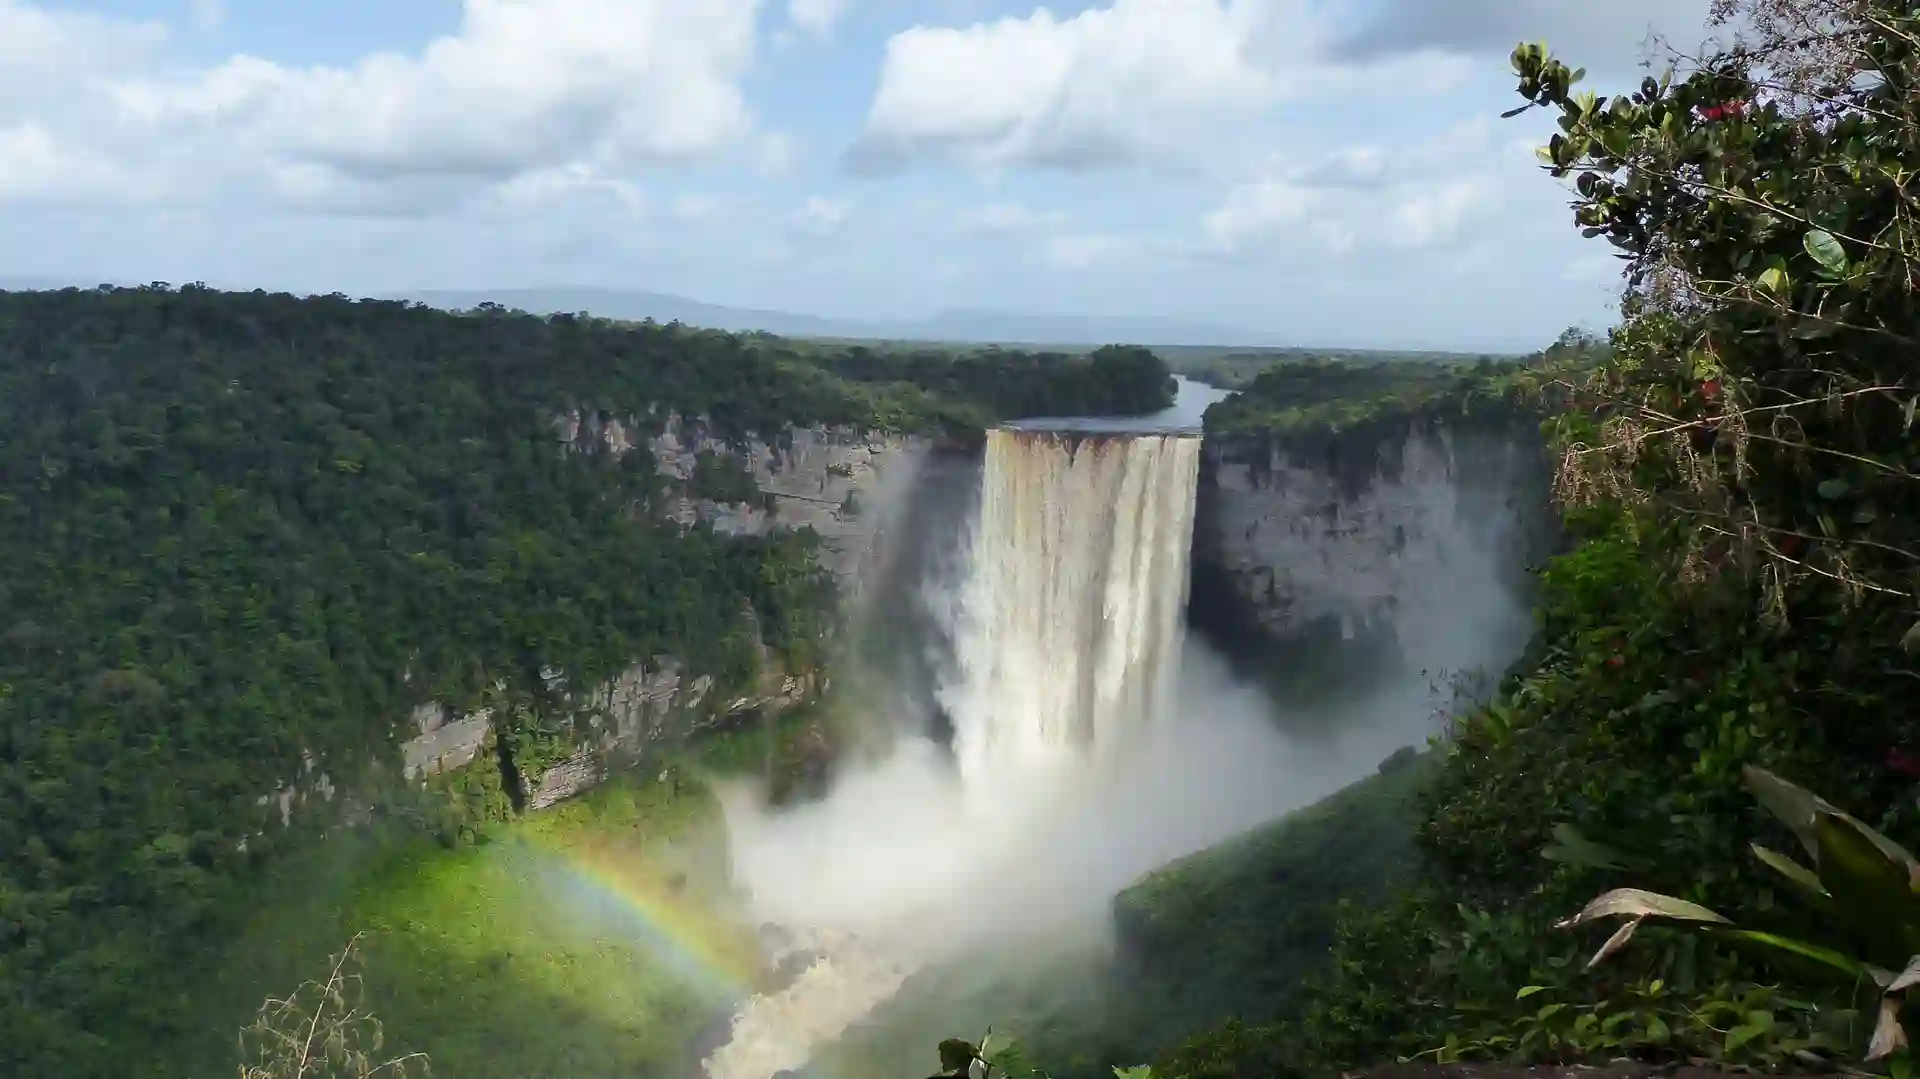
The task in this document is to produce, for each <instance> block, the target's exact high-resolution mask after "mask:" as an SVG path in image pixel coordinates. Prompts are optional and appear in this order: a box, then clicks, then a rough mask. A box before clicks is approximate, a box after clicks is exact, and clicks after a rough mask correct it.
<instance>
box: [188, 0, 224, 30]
mask: <svg viewBox="0 0 1920 1079" xmlns="http://www.w3.org/2000/svg"><path fill="white" fill-rule="evenodd" d="M188 6H189V8H190V9H191V13H192V15H193V25H195V26H197V27H199V28H200V29H201V30H218V29H219V28H220V24H221V23H223V22H226V21H227V4H226V0H189V4H188Z"/></svg>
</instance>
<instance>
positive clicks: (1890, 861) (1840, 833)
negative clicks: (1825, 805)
mask: <svg viewBox="0 0 1920 1079" xmlns="http://www.w3.org/2000/svg"><path fill="white" fill-rule="evenodd" d="M1813 833H1814V838H1815V839H1816V840H1817V841H1818V842H1819V845H1820V858H1819V861H1818V864H1817V869H1818V872H1819V874H1820V883H1822V884H1824V885H1826V886H1827V891H1828V892H1830V893H1832V895H1833V898H1834V901H1835V902H1836V903H1838V904H1839V906H1840V910H1841V912H1842V915H1843V916H1844V917H1845V918H1846V919H1847V920H1848V921H1850V922H1852V923H1854V924H1855V925H1858V926H1860V927H1861V928H1862V929H1863V930H1864V931H1865V932H1866V933H1867V934H1868V935H1869V937H1870V939H1873V940H1875V941H1886V942H1888V943H1893V942H1894V941H1896V940H1897V941H1899V942H1900V952H1899V956H1898V958H1899V959H1900V960H1902V961H1904V960H1905V958H1906V956H1907V955H1908V954H1909V953H1908V952H1907V951H1906V949H1905V947H1904V945H1905V941H1906V940H1907V939H1908V938H1909V937H1910V936H1911V934H1912V933H1913V931H1914V929H1915V928H1916V927H1920V898H1916V897H1915V896H1914V894H1913V889H1912V885H1911V883H1910V882H1911V880H1912V871H1913V859H1912V857H1911V856H1908V855H1906V852H1905V851H1904V850H1901V849H1900V848H1898V847H1897V846H1893V844H1892V841H1891V840H1888V839H1886V838H1885V837H1884V836H1881V835H1880V834H1879V833H1878V832H1875V831H1874V830H1873V829H1871V828H1869V827H1867V826H1866V825H1864V824H1862V823H1860V822H1859V821H1857V820H1854V819H1853V818H1852V817H1848V816H1845V815H1844V814H1838V813H1828V812H1825V811H1822V812H1820V813H1817V814H1815V816H1814V822H1813ZM1889 848H1891V849H1889Z"/></svg>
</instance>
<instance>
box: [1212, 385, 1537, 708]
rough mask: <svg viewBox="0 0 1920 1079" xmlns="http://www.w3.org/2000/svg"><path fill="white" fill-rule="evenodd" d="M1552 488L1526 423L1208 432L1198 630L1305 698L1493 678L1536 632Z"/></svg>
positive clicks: (1519, 419) (1531, 425) (1533, 430)
mask: <svg viewBox="0 0 1920 1079" xmlns="http://www.w3.org/2000/svg"><path fill="white" fill-rule="evenodd" d="M1549 480H1550V474H1549V470H1548V466H1547V458H1546V452H1545V448H1544V444H1543V441H1542V438H1541V436H1540V434H1539V432H1538V427H1537V421H1535V420H1533V419H1532V418H1531V417H1527V416H1523V415H1515V416H1512V417H1503V418H1498V419H1487V418H1475V419H1472V420H1460V421H1457V422H1446V421H1443V420H1435V419H1431V418H1423V419H1419V420H1410V421H1408V422H1407V423H1405V424H1404V425H1401V426H1398V427H1393V428H1389V429H1386V430H1384V431H1382V430H1379V429H1373V430H1369V431H1365V432H1360V433H1357V434H1355V435H1354V436H1352V437H1347V438H1337V437H1336V438H1329V439H1321V440H1316V441H1312V442H1302V441H1286V440H1282V439H1278V438H1268V437H1244V436H1243V437H1237V438H1227V439H1214V438H1210V439H1209V440H1208V443H1207V447H1206V453H1205V459H1204V462H1203V464H1202V479H1201V491H1200V510H1199V514H1198V521H1197V527H1196V535H1195V546H1196V549H1195V558H1194V564H1195V571H1194V573H1195V575H1194V599H1193V620H1194V623H1195V625H1196V627H1197V628H1199V629H1200V630H1201V631H1202V632H1203V633H1205V634H1207V635H1208V636H1209V637H1210V638H1212V639H1213V640H1214V641H1215V643H1217V644H1220V645H1222V646H1223V647H1224V648H1225V649H1226V650H1227V651H1228V652H1229V653H1230V654H1233V655H1234V656H1235V657H1236V658H1238V659H1239V660H1241V662H1242V664H1243V665H1246V664H1252V665H1255V666H1257V667H1258V668H1259V670H1260V673H1262V674H1263V675H1266V676H1268V677H1269V680H1272V681H1278V682H1282V683H1291V684H1293V685H1295V686H1296V687H1300V688H1302V690H1303V692H1307V693H1309V695H1310V694H1311V693H1312V692H1315V691H1317V690H1318V689H1322V688H1326V687H1328V686H1332V685H1335V684H1338V685H1344V686H1348V687H1353V686H1359V687H1364V686H1366V685H1367V684H1368V681H1367V677H1366V676H1367V674H1368V672H1375V673H1380V672H1387V671H1392V672H1397V673H1422V672H1424V673H1425V674H1426V675H1428V676H1430V677H1432V678H1433V679H1434V680H1435V681H1436V682H1444V681H1446V680H1448V679H1452V678H1455V677H1459V676H1475V675H1477V676H1478V677H1480V678H1482V679H1484V678H1487V677H1497V675H1498V674H1499V673H1500V669H1503V668H1504V667H1505V665H1506V664H1508V663H1511V662H1512V661H1513V659H1515V658H1517V657H1518V655H1519V654H1520V652H1521V650H1522V649H1523V648H1524V647H1525V645H1526V642H1527V640H1528V638H1529V637H1530V635H1531V631H1532V616H1531V588H1530V583H1531V573H1530V569H1531V567H1533V566H1534V565H1536V564H1537V563H1538V562H1539V561H1540V560H1542V559H1543V558H1545V557H1546V556H1547V555H1548V554H1549V553H1550V551H1551V550H1552V548H1553V545H1554V544H1555V542H1556V541H1557V535H1558V530H1557V518H1556V517H1555V514H1554V512H1553V510H1552V508H1551V505H1550V501H1549ZM1489 668H1493V669H1491V670H1490V669H1489Z"/></svg>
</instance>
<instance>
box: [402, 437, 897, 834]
mask: <svg viewBox="0 0 1920 1079" xmlns="http://www.w3.org/2000/svg"><path fill="white" fill-rule="evenodd" d="M554 426H555V430H556V434H557V438H558V441H559V443H560V445H561V447H562V449H563V451H564V452H568V453H582V454H593V453H611V454H614V455H616V456H620V455H624V454H627V453H631V452H635V451H644V452H646V453H648V454H650V455H651V457H652V459H653V461H654V465H655V468H656V470H657V471H658V473H659V474H660V475H661V476H662V477H663V479H665V480H666V481H667V491H666V497H665V499H664V502H663V503H662V504H661V505H658V506H655V507H653V512H658V513H661V514H662V515H664V516H665V517H667V518H669V519H671V520H675V521H678V522H680V523H681V524H682V525H684V526H687V527H691V526H693V525H694V524H696V523H698V522H702V521H705V522H708V523H710V524H712V526H713V527H714V528H715V529H716V530H718V531H721V532H726V533H730V534H735V535H761V534H764V533H766V532H769V531H771V530H773V529H776V528H789V529H810V530H812V531H813V532H815V533H817V534H818V535H819V536H820V538H821V541H822V543H821V547H820V551H819V556H818V557H819V559H820V562H821V564H822V565H823V566H825V567H826V568H827V569H828V570H830V571H831V572H832V573H833V574H834V577H835V579H836V580H837V581H838V583H839V585H840V589H841V593H842V595H843V597H846V598H849V599H856V598H857V597H858V596H859V593H860V585H861V582H863V581H865V580H867V579H869V578H871V577H877V576H881V575H883V570H884V564H885V562H886V560H887V559H889V558H891V557H893V556H894V551H893V549H892V548H890V547H889V546H888V545H887V544H886V543H885V542H883V540H884V537H885V535H886V533H887V530H888V528H889V527H890V526H891V525H892V524H893V523H894V522H896V521H897V520H898V518H899V514H898V513H897V512H896V507H897V506H898V505H899V504H900V503H902V502H904V500H905V499H904V496H905V495H906V493H907V492H908V491H909V490H910V488H911V486H912V482H913V477H914V475H915V473H916V471H917V468H918V465H919V462H920V460H921V458H922V457H923V456H924V453H925V451H926V449H927V446H926V443H925V442H924V440H921V439H917V438H912V437H904V436H891V435H874V434H868V433H864V432H859V431H855V430H852V429H848V428H837V427H811V428H797V429H794V430H792V431H790V432H788V433H787V434H786V435H785V436H783V437H782V438H780V439H778V440H776V441H774V442H766V441H761V440H751V441H747V442H745V443H739V442H731V441H728V440H725V439H722V438H720V437H718V436H717V435H715V434H714V433H713V432H712V431H711V430H710V428H709V427H708V425H707V424H705V423H702V422H700V421H698V420H693V421H688V420H683V419H681V418H679V417H669V418H667V419H665V420H664V421H657V420H656V419H655V418H654V417H652V416H627V417H624V418H622V417H618V416H609V415H606V414H604V413H602V412H600V411H597V410H592V409H575V410H572V411H570V412H568V413H566V414H564V415H561V416H559V417H556V419H555V424H554ZM649 428H652V429H654V431H655V433H654V434H652V435H646V434H644V431H645V430H647V429H649ZM702 454H712V455H715V456H716V457H718V458H721V459H724V460H727V461H730V462H733V463H735V464H738V465H739V466H741V467H743V468H744V469H745V471H746V473H747V474H748V475H749V476H751V478H752V481H753V485H754V487H755V488H756V489H757V491H758V492H759V494H760V495H761V496H762V497H760V498H759V499H757V500H750V501H740V502H720V501H715V500H713V499H709V498H703V497H701V496H700V495H699V493H698V492H697V491H695V490H694V485H693V482H692V481H693V478H694V470H695V464H696V462H697V461H698V459H699V458H700V456H701V455H702ZM763 658H764V659H765V660H766V662H763V664H762V671H761V677H760V680H759V684H758V685H757V686H755V687H754V689H753V691H752V692H750V693H747V694H744V695H741V696H737V697H734V698H732V699H725V700H718V699H714V697H713V690H714V684H713V679H712V678H710V677H708V676H706V675H701V674H694V673H690V672H688V671H686V670H684V669H683V665H682V663H681V661H680V660H679V659H677V658H675V657H673V656H655V657H649V658H647V659H644V660H640V661H636V662H635V663H634V664H633V665H632V666H631V667H629V668H627V669H626V670H625V671H624V672H622V673H621V675H620V676H619V677H618V678H615V679H613V680H612V681H610V682H609V683H607V684H605V685H601V686H595V687H592V688H590V689H587V690H584V691H583V692H580V693H579V694H577V695H574V694H571V693H569V691H568V690H567V689H566V687H565V685H564V683H565V676H564V673H562V672H551V677H550V688H551V689H554V690H556V691H558V693H559V699H560V701H561V702H562V704H563V709H562V710H563V711H566V712H570V713H572V714H573V715H574V716H575V717H576V719H575V722H574V735H575V738H576V739H577V741H578V748H577V749H576V751H575V752H574V753H573V754H571V755H570V756H568V757H567V758H565V759H564V760H562V761H560V762H558V763H556V764H554V765H551V766H549V767H547V768H545V769H543V770H542V771H541V772H540V774H538V775H530V776H527V777H525V780H524V782H525V784H526V788H527V789H526V791H525V794H526V806H527V808H529V809H542V808H545V807H547V806H550V805H552V804H554V803H556V802H559V801H562V800H564V799H566V798H569V797H572V796H573V795H575V794H578V793H580V792H581V791H583V790H585V789H587V788H589V787H591V786H593V785H594V784H596V783H598V782H600V780H601V779H603V778H604V777H605V776H606V774H607V772H608V770H609V769H610V768H612V767H615V766H617V765H618V764H619V763H622V762H625V761H631V760H634V759H637V758H638V757H639V756H641V755H642V754H643V753H644V751H645V749H646V747H647V746H649V745H651V744H654V743H656V742H660V741H663V740H677V739H681V738H684V737H686V736H688V735H690V734H693V733H696V732H698V731H699V730H701V729H704V728H706V727H711V726H714V725H717V724H719V723H722V722H725V721H726V720H727V719H729V718H731V717H735V716H740V715H743V714H746V713H748V712H754V711H761V712H765V711H774V712H777V711H782V710H784V709H787V708H791V707H793V706H795V705H797V704H801V703H804V702H806V701H808V700H811V699H812V698H814V697H815V696H816V695H817V694H818V692H819V691H820V690H821V689H822V688H823V679H822V677H821V676H820V675H819V674H818V673H816V672H811V671H802V672H789V671H783V670H780V669H779V668H778V666H777V664H776V663H774V662H773V661H772V657H770V656H767V657H763ZM406 722H407V726H406V727H405V728H404V730H403V733H404V734H406V735H407V737H406V740H405V741H404V742H403V743H402V745H401V757H402V768H403V771H404V773H405V775H406V777H407V778H408V779H409V780H423V779H425V778H426V777H429V776H433V775H436V774H440V773H443V772H447V771H451V770H456V769H460V768H464V767H467V766H469V765H471V764H472V763H473V762H475V761H476V760H480V759H482V758H483V756H484V755H485V754H486V753H488V752H489V747H490V745H491V738H492V734H493V724H492V710H491V709H480V710H477V711H475V712H472V713H469V714H466V715H461V716H453V715H450V714H448V711H447V709H446V708H444V707H443V706H442V705H440V704H439V703H437V702H432V701H429V702H427V703H425V704H422V705H420V706H419V707H417V708H416V709H414V711H413V712H412V713H411V714H410V715H409V717H408V718H407V721H406Z"/></svg>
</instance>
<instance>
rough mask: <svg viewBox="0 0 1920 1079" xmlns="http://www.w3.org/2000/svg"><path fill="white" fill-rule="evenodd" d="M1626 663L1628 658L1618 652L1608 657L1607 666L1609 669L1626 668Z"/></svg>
mask: <svg viewBox="0 0 1920 1079" xmlns="http://www.w3.org/2000/svg"><path fill="white" fill-rule="evenodd" d="M1626 662H1627V657H1625V656H1623V655H1620V654H1619V653H1618V652H1616V653H1614V654H1613V655H1611V656H1608V657H1607V666H1609V667H1621V666H1625V665H1626Z"/></svg>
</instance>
